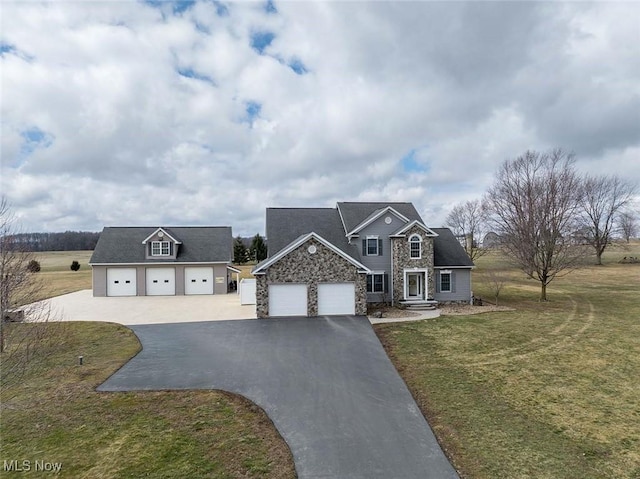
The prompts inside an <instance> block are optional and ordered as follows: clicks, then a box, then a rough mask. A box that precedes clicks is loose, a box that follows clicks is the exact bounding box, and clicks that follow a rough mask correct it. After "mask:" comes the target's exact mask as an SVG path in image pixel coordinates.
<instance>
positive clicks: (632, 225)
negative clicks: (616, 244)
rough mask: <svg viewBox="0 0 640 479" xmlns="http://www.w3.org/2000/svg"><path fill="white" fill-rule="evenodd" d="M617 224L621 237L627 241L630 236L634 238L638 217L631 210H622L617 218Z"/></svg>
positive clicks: (636, 232) (636, 231)
mask: <svg viewBox="0 0 640 479" xmlns="http://www.w3.org/2000/svg"><path fill="white" fill-rule="evenodd" d="M618 224H619V227H620V233H622V237H623V238H624V239H625V241H626V242H627V243H628V242H629V241H631V238H634V237H635V236H637V234H638V217H637V215H634V214H633V213H632V212H631V211H624V212H622V213H621V214H620V217H619V218H618Z"/></svg>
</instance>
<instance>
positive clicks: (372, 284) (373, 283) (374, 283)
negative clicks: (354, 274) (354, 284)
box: [367, 274, 384, 293]
mask: <svg viewBox="0 0 640 479" xmlns="http://www.w3.org/2000/svg"><path fill="white" fill-rule="evenodd" d="M367 293H384V274H368V275H367Z"/></svg>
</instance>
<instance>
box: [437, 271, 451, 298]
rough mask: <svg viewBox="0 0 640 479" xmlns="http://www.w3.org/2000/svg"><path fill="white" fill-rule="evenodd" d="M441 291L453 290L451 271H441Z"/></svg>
mask: <svg viewBox="0 0 640 479" xmlns="http://www.w3.org/2000/svg"><path fill="white" fill-rule="evenodd" d="M440 292H442V293H450V292H451V273H450V272H446V273H443V272H441V273H440Z"/></svg>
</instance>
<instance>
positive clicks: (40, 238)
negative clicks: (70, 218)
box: [6, 231, 100, 252]
mask: <svg viewBox="0 0 640 479" xmlns="http://www.w3.org/2000/svg"><path fill="white" fill-rule="evenodd" d="M99 237H100V233H97V232H93V231H65V232H63V233H14V234H12V235H11V238H10V241H7V242H6V245H7V246H8V247H11V248H13V249H16V250H20V251H30V252H41V251H82V250H93V249H94V248H95V247H96V244H97V243H98V238H99Z"/></svg>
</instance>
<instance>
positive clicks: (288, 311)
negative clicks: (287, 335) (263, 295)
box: [269, 284, 307, 316]
mask: <svg viewBox="0 0 640 479" xmlns="http://www.w3.org/2000/svg"><path fill="white" fill-rule="evenodd" d="M269 316H307V285H306V284H270V285H269Z"/></svg>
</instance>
